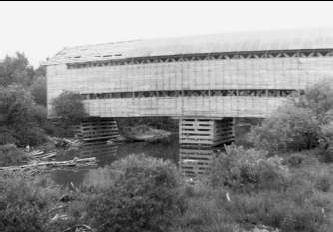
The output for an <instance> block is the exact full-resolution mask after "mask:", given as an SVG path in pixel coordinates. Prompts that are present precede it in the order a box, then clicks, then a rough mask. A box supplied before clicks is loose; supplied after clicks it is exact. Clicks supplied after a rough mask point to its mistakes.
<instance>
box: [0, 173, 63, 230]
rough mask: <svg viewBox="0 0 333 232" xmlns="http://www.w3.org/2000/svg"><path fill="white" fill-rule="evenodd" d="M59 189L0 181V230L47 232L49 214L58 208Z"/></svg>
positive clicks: (26, 181) (29, 183)
mask: <svg viewBox="0 0 333 232" xmlns="http://www.w3.org/2000/svg"><path fill="white" fill-rule="evenodd" d="M58 197H59V189H57V188H52V187H41V186H39V185H38V184H37V183H34V182H31V181H28V180H26V179H22V178H19V177H11V178H6V179H3V178H1V179H0V231H3V232H17V231H24V232H38V231H40V232H44V231H48V230H47V227H48V223H49V219H50V217H51V216H52V215H49V214H48V211H49V210H50V209H51V208H52V207H53V206H54V205H55V201H56V200H57V199H58Z"/></svg>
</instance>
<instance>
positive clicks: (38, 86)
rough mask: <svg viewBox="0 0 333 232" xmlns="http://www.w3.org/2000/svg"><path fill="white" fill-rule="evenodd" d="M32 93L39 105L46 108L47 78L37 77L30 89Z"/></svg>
mask: <svg viewBox="0 0 333 232" xmlns="http://www.w3.org/2000/svg"><path fill="white" fill-rule="evenodd" d="M30 91H31V94H32V96H33V97H34V100H35V102H36V103H37V104H40V105H42V106H44V107H46V104H47V103H46V99H47V97H46V77H45V76H39V77H36V79H35V80H34V82H33V83H32V85H31V87H30Z"/></svg>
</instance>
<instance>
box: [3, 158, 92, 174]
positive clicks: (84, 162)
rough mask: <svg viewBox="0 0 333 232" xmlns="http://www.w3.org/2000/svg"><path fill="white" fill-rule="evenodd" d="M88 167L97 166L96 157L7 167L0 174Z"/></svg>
mask: <svg viewBox="0 0 333 232" xmlns="http://www.w3.org/2000/svg"><path fill="white" fill-rule="evenodd" d="M88 166H97V162H96V157H90V158H84V159H79V158H74V159H73V160H66V161H50V162H34V163H31V164H26V165H22V166H9V167H0V172H1V171H5V172H16V171H26V170H27V171H28V170H34V169H53V168H66V167H67V168H68V167H71V168H72V167H76V168H80V167H88Z"/></svg>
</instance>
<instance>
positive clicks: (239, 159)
mask: <svg viewBox="0 0 333 232" xmlns="http://www.w3.org/2000/svg"><path fill="white" fill-rule="evenodd" d="M266 155H267V154H266V152H263V151H257V150H255V149H249V150H246V149H244V148H243V147H237V146H234V145H232V146H229V147H226V152H225V153H222V154H219V155H218V156H217V157H216V158H215V160H214V161H213V165H212V170H211V175H210V182H211V184H212V186H213V187H217V186H224V187H229V188H231V189H232V190H235V191H250V190H259V189H267V188H269V189H270V188H273V189H276V188H282V187H284V185H285V184H286V183H285V182H286V181H287V174H288V171H287V170H286V168H285V167H284V166H283V165H281V159H278V158H275V157H272V158H269V159H268V158H266Z"/></svg>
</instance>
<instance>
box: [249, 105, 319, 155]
mask: <svg viewBox="0 0 333 232" xmlns="http://www.w3.org/2000/svg"><path fill="white" fill-rule="evenodd" d="M318 125H319V124H318V121H317V120H316V118H315V116H314V114H313V113H312V111H311V110H309V109H304V108H298V107H295V106H294V105H284V106H282V107H281V108H280V109H278V110H277V111H276V112H275V113H274V114H273V115H272V117H270V118H268V119H266V120H265V121H264V122H263V123H262V124H261V125H260V126H257V127H255V128H253V130H252V131H251V132H250V135H249V138H250V140H251V141H252V142H253V143H254V145H255V147H257V148H260V149H265V150H268V151H271V152H274V151H284V152H285V151H287V150H291V151H292V150H294V151H297V150H302V149H309V148H312V147H314V146H315V145H317V141H318V138H319V137H318V130H319V128H318Z"/></svg>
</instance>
